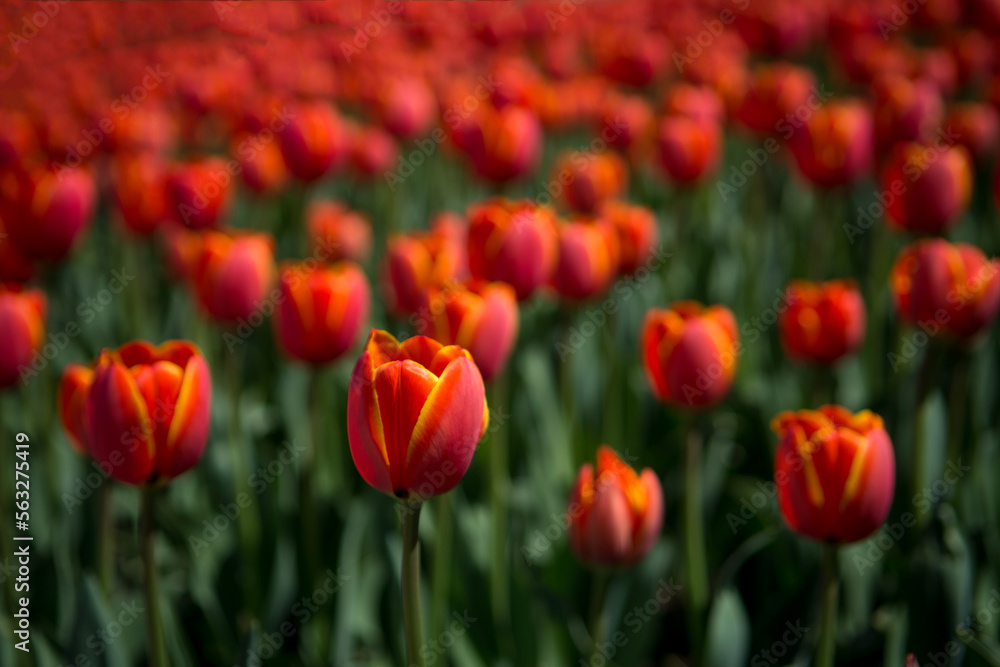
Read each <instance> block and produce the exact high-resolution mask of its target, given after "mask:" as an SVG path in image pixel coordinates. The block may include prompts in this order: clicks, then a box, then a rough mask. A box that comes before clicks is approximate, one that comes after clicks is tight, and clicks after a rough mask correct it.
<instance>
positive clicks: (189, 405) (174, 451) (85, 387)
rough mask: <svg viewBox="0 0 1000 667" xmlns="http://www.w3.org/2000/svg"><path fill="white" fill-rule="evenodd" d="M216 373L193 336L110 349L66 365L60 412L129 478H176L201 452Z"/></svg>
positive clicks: (78, 443) (70, 429) (81, 441)
mask: <svg viewBox="0 0 1000 667" xmlns="http://www.w3.org/2000/svg"><path fill="white" fill-rule="evenodd" d="M211 403H212V378H211V374H210V373H209V370H208V365H207V364H206V363H205V359H204V358H203V357H202V355H201V352H200V351H199V350H198V348H197V347H196V346H195V345H194V344H193V343H189V342H187V341H169V342H167V343H164V344H163V345H161V346H160V347H154V346H153V345H151V344H150V343H147V342H145V341H133V342H131V343H126V344H125V345H123V346H122V347H120V348H118V349H117V350H104V351H102V352H101V355H100V357H99V358H98V359H97V361H96V362H95V364H94V365H93V367H92V368H87V367H84V366H80V365H78V364H70V365H69V366H67V367H66V370H65V371H64V372H63V380H62V383H61V384H60V391H59V416H60V420H61V421H62V424H63V427H64V428H65V429H66V432H67V434H68V435H69V438H70V441H71V442H73V443H74V446H75V447H76V448H77V449H78V450H86V451H89V452H90V454H91V456H93V457H94V459H95V460H96V461H97V462H98V464H100V465H101V467H102V468H104V469H106V470H108V471H109V474H110V475H111V476H112V477H114V478H115V479H117V480H118V481H120V482H124V483H126V484H135V485H143V484H154V483H156V482H158V481H161V480H170V479H173V478H174V477H177V476H178V475H181V474H182V473H184V472H187V471H188V470H189V469H190V468H192V467H193V466H194V465H195V464H196V463H198V460H199V459H201V455H202V452H203V451H204V449H205V443H206V441H207V439H208V430H209V421H210V419H209V417H210V414H211Z"/></svg>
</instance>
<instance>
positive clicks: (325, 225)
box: [306, 200, 372, 262]
mask: <svg viewBox="0 0 1000 667" xmlns="http://www.w3.org/2000/svg"><path fill="white" fill-rule="evenodd" d="M306 233H307V235H308V237H309V246H310V247H311V249H312V252H313V255H314V256H315V257H318V258H320V259H322V260H323V261H326V262H337V261H340V260H342V259H348V260H351V261H354V262H364V261H367V259H368V258H369V257H370V256H371V253H372V226H371V224H370V223H369V222H368V219H367V218H366V217H365V216H364V215H362V214H361V213H357V212H355V211H352V210H350V209H348V208H347V207H345V206H344V205H343V204H341V203H340V202H336V201H322V200H317V201H314V202H312V203H310V204H309V206H308V207H307V208H306Z"/></svg>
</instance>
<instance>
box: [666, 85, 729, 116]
mask: <svg viewBox="0 0 1000 667" xmlns="http://www.w3.org/2000/svg"><path fill="white" fill-rule="evenodd" d="M663 112H664V113H665V114H666V115H668V116H687V117H688V118H693V119H695V120H706V121H711V122H713V123H716V124H719V125H721V124H722V123H724V122H725V120H726V108H725V106H724V105H723V104H722V98H720V97H719V94H718V93H716V92H715V91H714V90H712V89H711V88H709V87H708V86H696V85H694V84H691V83H684V82H681V83H677V84H674V85H672V86H671V87H670V88H669V89H668V90H667V93H666V94H665V95H664V96H663Z"/></svg>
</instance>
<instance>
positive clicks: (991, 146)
mask: <svg viewBox="0 0 1000 667" xmlns="http://www.w3.org/2000/svg"><path fill="white" fill-rule="evenodd" d="M944 126H945V127H946V128H948V130H949V131H952V132H954V133H955V134H956V135H958V143H959V144H961V145H962V146H965V148H966V150H968V151H969V153H970V154H971V155H972V157H973V159H975V161H976V162H978V163H980V164H984V163H986V162H988V161H989V159H990V158H991V157H992V156H993V154H994V153H995V152H996V147H997V139H998V138H1000V114H998V113H997V110H996V108H995V107H994V106H992V105H990V104H983V103H981V102H963V103H960V104H955V105H953V106H952V107H951V109H950V110H949V111H948V116H947V118H946V119H945V121H944Z"/></svg>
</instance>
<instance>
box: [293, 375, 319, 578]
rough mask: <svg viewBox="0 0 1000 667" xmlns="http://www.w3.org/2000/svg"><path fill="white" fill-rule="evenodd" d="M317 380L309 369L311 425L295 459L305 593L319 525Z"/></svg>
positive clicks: (313, 572) (312, 571)
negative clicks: (316, 481)
mask: <svg viewBox="0 0 1000 667" xmlns="http://www.w3.org/2000/svg"><path fill="white" fill-rule="evenodd" d="M321 380H322V371H321V370H320V369H319V368H313V369H310V373H309V413H310V424H311V427H310V433H309V438H308V439H307V440H306V446H305V450H304V451H303V452H302V458H301V459H299V515H300V517H301V521H302V526H301V530H302V550H303V551H304V552H305V559H304V561H303V563H302V575H301V582H300V586H301V588H302V592H303V593H304V594H309V593H310V591H311V590H312V587H313V585H314V584H315V583H316V573H317V572H318V571H319V561H320V557H319V535H320V526H319V520H318V518H317V516H316V494H315V493H314V488H313V482H314V475H313V473H314V470H315V468H316V452H317V451H318V450H319V447H320V444H319V438H320V435H319V420H320V418H321V417H322V414H323V411H322V407H323V406H322V405H321V402H320V400H319V398H320V397H319V394H320V388H321V385H322V382H321Z"/></svg>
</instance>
